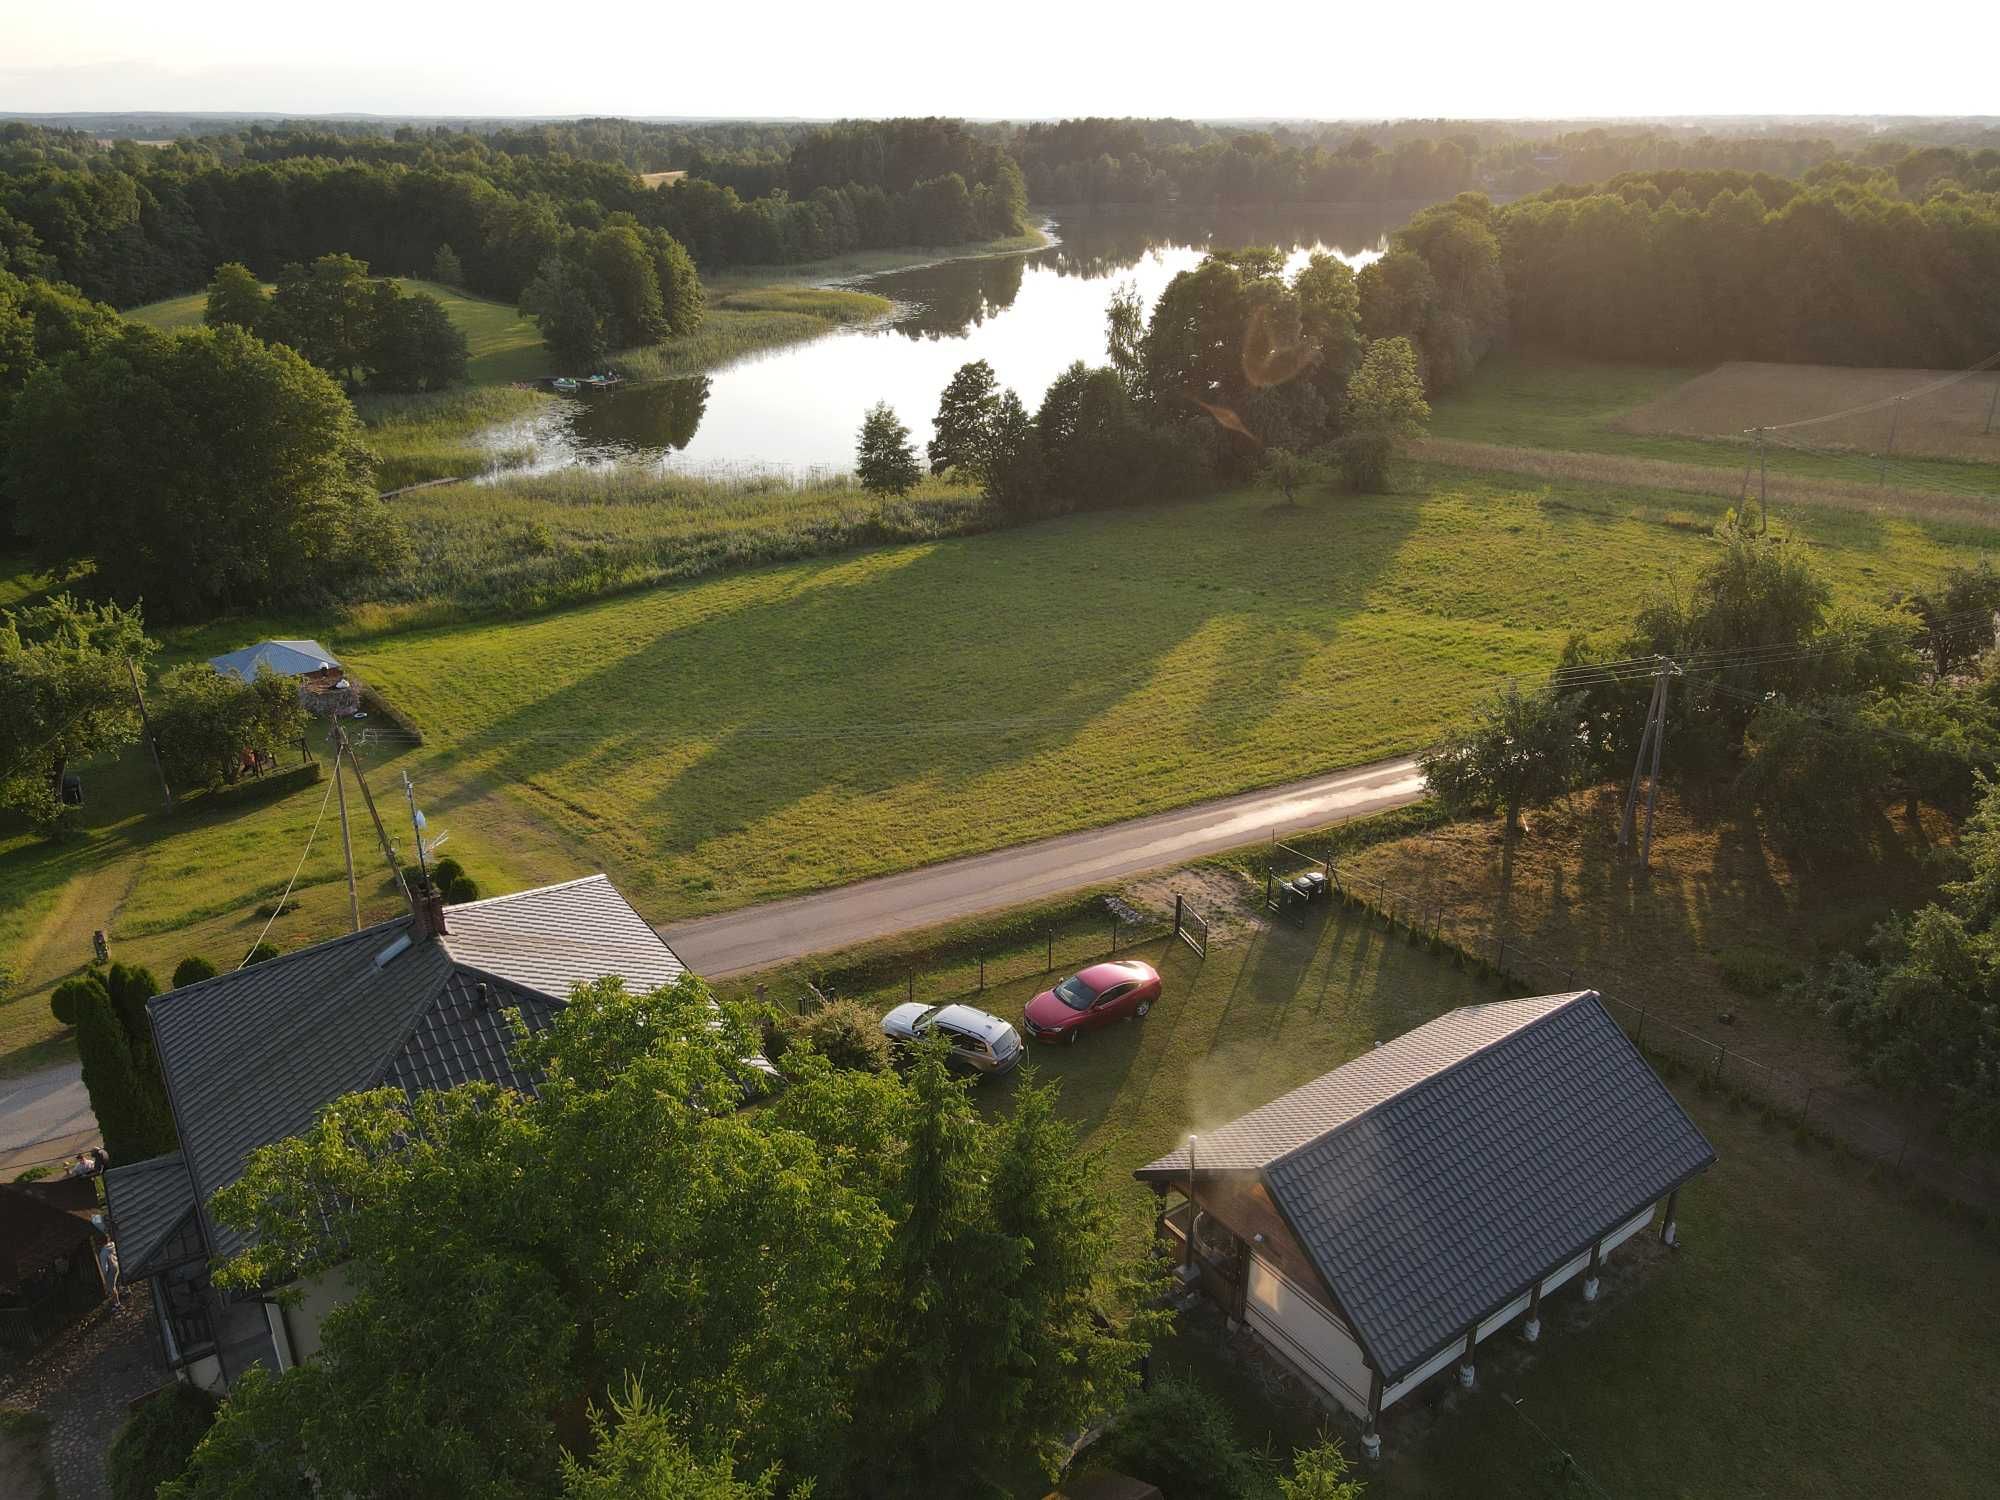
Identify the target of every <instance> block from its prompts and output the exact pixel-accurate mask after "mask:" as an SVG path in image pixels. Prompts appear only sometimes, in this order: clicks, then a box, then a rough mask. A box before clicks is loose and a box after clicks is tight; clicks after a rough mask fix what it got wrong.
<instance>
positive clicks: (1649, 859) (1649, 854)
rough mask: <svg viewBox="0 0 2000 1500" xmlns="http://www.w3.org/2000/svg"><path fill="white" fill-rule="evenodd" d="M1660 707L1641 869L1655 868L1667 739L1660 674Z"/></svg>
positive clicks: (1663, 685)
mask: <svg viewBox="0 0 2000 1500" xmlns="http://www.w3.org/2000/svg"><path fill="white" fill-rule="evenodd" d="M1659 701H1660V707H1659V710H1658V713H1657V716H1656V717H1655V718H1654V720H1653V774H1652V778H1651V779H1650V780H1649V781H1648V782H1647V783H1646V834H1645V837H1644V838H1643V839H1641V840H1640V842H1639V868H1640V869H1642V870H1650V869H1651V868H1652V867H1653V803H1654V801H1655V799H1657V798H1658V797H1659V795H1660V746H1661V744H1662V743H1663V742H1664V741H1665V740H1666V738H1667V674H1666V673H1665V672H1664V671H1662V672H1661V673H1660V699H1659Z"/></svg>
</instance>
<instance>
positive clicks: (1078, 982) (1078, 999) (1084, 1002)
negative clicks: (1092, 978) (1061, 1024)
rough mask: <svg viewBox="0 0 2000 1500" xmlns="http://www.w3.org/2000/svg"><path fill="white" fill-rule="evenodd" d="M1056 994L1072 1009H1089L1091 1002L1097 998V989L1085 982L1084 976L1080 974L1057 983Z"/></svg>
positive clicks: (1057, 997)
mask: <svg viewBox="0 0 2000 1500" xmlns="http://www.w3.org/2000/svg"><path fill="white" fill-rule="evenodd" d="M1055 996H1056V999H1058V1000H1060V1001H1062V1003H1063V1004H1064V1005H1067V1006H1068V1007H1069V1008H1070V1009H1071V1010H1089V1009H1090V1002H1091V1001H1093V1000H1095V999H1096V998H1097V991H1096V990H1094V989H1092V988H1091V987H1090V986H1089V985H1087V984H1085V983H1084V982H1083V976H1082V975H1080V974H1079V975H1073V976H1072V977H1070V978H1068V979H1065V980H1064V981H1063V982H1062V983H1061V984H1059V985H1057V986H1056V989H1055Z"/></svg>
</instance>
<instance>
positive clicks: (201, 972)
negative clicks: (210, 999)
mask: <svg viewBox="0 0 2000 1500" xmlns="http://www.w3.org/2000/svg"><path fill="white" fill-rule="evenodd" d="M213 978H215V965H214V964H212V963H210V962H209V961H208V960H207V959H205V958H202V957H200V956H199V955H197V954H193V953H190V954H189V955H188V956H187V957H186V958H184V959H182V960H181V961H180V962H179V963H177V964H175V965H174V988H175V989H181V988H182V987H184V986H186V985H190V984H200V983H201V982H202V980H204V979H213Z"/></svg>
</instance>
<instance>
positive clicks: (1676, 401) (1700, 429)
mask: <svg viewBox="0 0 2000 1500" xmlns="http://www.w3.org/2000/svg"><path fill="white" fill-rule="evenodd" d="M1947 381H1949V382H1950V383H1949V384H1946V383H1945V382H1947ZM1996 393H2000V372H1994V371H1990V370H1989V371H1985V372H1982V373H1980V374H1976V375H1969V376H1966V377H1964V378H1954V372H1953V371H1950V370H1868V369H1843V368H1840V367H1838V366H1833V365H1774V364H1755V363H1731V364H1725V365H1720V366H1717V367H1716V368H1715V369H1713V370H1709V371H1707V372H1706V373H1705V374H1702V375H1698V376H1696V377H1695V378H1694V379H1692V380H1688V381H1685V382H1683V383H1682V384H1680V385H1677V386H1675V387H1674V388H1673V389H1671V390H1669V391H1667V392H1665V393H1663V394H1661V395H1659V396H1656V397H1654V398H1653V399H1652V400H1650V401H1647V402H1646V403H1645V404H1644V405H1642V406H1637V407H1634V408H1633V409H1632V410H1630V411H1628V412H1626V413H1625V414H1624V415H1623V416H1621V417H1619V418H1618V420H1617V422H1616V424H1615V425H1616V426H1617V427H1618V429H1619V430H1620V431H1622V432H1635V433H1666V434H1676V435H1683V436H1689V437H1702V438H1708V437H1730V438H1740V437H1741V436H1742V433H1743V429H1744V428H1746V427H1758V426H1778V425H1780V424H1782V423H1788V422H1805V421H1810V422H1812V424H1813V425H1812V426H1810V427H1804V428H1799V429H1796V430H1795V431H1794V432H1792V433H1789V434H1787V436H1791V437H1795V438H1797V439H1798V440H1799V441H1801V442H1804V443H1806V444H1808V445H1810V446H1812V447H1815V448H1852V449H1857V450H1860V451H1862V452H1866V453H1891V452H1893V453H1895V454H1906V455H1919V456H1923V457H1929V458H1961V459H1971V460H1973V461H1974V462H1979V463H2000V419H1996V420H1995V421H1994V423H1993V424H1992V427H1991V429H1990V430H1989V429H1988V424H1987V417H1988V414H1989V413H1990V412H1992V411H1993V409H1994V401H1995V396H1996ZM1863 407H1866V408H1872V409H1871V410H1854V408H1863ZM1834 413H1848V415H1844V416H1841V417H1839V418H1838V420H1835V421H1822V420H1819V419H1821V418H1825V417H1827V416H1830V415H1832V414H1834ZM1892 443H1893V447H1892V446H1891V444H1892Z"/></svg>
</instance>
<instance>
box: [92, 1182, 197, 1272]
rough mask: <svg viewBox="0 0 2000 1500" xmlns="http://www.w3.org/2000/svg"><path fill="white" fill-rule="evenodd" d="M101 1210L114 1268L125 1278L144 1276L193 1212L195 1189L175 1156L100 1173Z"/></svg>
mask: <svg viewBox="0 0 2000 1500" xmlns="http://www.w3.org/2000/svg"><path fill="white" fill-rule="evenodd" d="M104 1207H105V1211H106V1212H107V1213H108V1214H109V1215H110V1219H111V1233H112V1237H113V1238H114V1239H116V1240H117V1241H118V1264H119V1267H120V1269H121V1271H122V1273H123V1274H124V1275H126V1276H133V1277H137V1276H144V1275H145V1274H147V1272H148V1270H149V1269H150V1268H151V1266H152V1262H153V1261H154V1259H155V1258H156V1257H157V1255H158V1254H159V1251H160V1247H161V1246H163V1245H165V1244H166V1243H167V1241H168V1240H170V1239H172V1238H173V1235H174V1231H175V1230H177V1229H179V1228H180V1227H181V1225H183V1224H185V1223H186V1222H187V1220H188V1218H189V1216H190V1215H192V1214H193V1213H194V1185H193V1184H192V1183H191V1182H189V1180H188V1171H187V1163H186V1162H185V1161H184V1160H182V1158H181V1154H180V1152H178V1151H175V1152H171V1153H169V1154H168V1155H166V1156H154V1157H150V1158H148V1159H147V1160H145V1161H137V1162H133V1163H132V1164H131V1165H130V1166H128V1167H113V1168H112V1169H111V1170H110V1171H108V1172H106V1173H105V1174H104Z"/></svg>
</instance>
